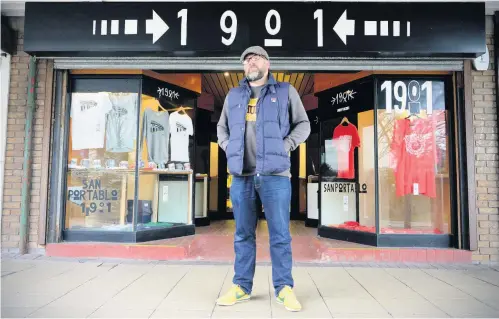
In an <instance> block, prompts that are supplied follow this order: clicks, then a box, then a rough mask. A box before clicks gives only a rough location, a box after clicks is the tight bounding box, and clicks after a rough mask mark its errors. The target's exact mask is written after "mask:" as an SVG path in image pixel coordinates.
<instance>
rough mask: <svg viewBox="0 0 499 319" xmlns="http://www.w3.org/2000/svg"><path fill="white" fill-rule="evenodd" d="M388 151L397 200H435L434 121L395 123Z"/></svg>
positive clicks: (405, 120) (430, 119)
mask: <svg viewBox="0 0 499 319" xmlns="http://www.w3.org/2000/svg"><path fill="white" fill-rule="evenodd" d="M391 151H392V153H391V155H392V157H391V160H392V167H393V168H394V169H395V181H396V182H395V185H396V194H397V196H404V195H407V194H414V193H416V194H417V193H419V194H421V195H426V196H428V197H436V187H435V163H436V145H435V123H434V121H433V119H432V118H431V117H429V118H426V119H425V118H422V119H415V120H414V121H410V120H409V119H400V120H396V121H395V127H394V130H393V141H392V145H391ZM416 185H417V186H416ZM415 187H418V189H417V190H416V189H415Z"/></svg>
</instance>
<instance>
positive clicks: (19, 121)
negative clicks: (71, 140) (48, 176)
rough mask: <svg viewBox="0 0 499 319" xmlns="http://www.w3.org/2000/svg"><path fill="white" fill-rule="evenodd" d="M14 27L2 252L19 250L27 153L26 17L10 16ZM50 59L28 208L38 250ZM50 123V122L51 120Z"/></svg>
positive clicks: (39, 103)
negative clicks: (16, 36)
mask: <svg viewBox="0 0 499 319" xmlns="http://www.w3.org/2000/svg"><path fill="white" fill-rule="evenodd" d="M10 22H11V25H12V27H13V28H14V29H15V30H16V31H18V50H17V54H16V55H14V56H12V60H11V71H10V72H11V73H10V74H11V79H10V89H9V90H10V91H9V104H8V118H7V145H6V154H5V155H6V157H5V181H4V195H3V201H4V203H3V210H2V251H3V252H17V251H18V250H19V240H20V236H19V228H20V215H21V179H22V169H23V156H24V141H25V139H24V129H25V124H26V111H27V96H28V94H27V90H28V64H29V56H28V55H27V54H26V53H24V52H23V24H24V22H23V19H22V18H12V19H10ZM48 72H51V70H47V61H45V60H39V61H38V67H37V78H36V112H35V119H34V122H33V146H32V176H31V189H30V195H31V196H30V209H29V248H30V251H37V250H39V249H40V248H42V247H41V246H40V245H38V244H37V241H38V223H39V218H40V188H41V187H42V186H41V185H40V184H41V181H40V179H41V172H42V167H41V166H42V160H41V158H42V143H43V140H44V139H47V138H50V136H43V127H44V123H43V121H44V120H43V118H44V114H45V113H44V112H45V111H46V110H47V111H50V105H49V106H48V109H47V108H46V106H45V97H46V96H45V90H46V88H47V86H48V85H47V83H46V78H47V74H48ZM47 125H50V123H48V124H47ZM43 213H45V212H43Z"/></svg>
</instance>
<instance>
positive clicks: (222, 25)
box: [220, 10, 237, 45]
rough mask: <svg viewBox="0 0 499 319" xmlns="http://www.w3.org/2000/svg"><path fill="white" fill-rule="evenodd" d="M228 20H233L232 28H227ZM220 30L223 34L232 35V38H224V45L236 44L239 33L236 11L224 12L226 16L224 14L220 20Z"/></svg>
mask: <svg viewBox="0 0 499 319" xmlns="http://www.w3.org/2000/svg"><path fill="white" fill-rule="evenodd" d="M227 18H230V19H231V20H232V23H231V24H230V27H227V25H226V23H227ZM220 28H221V29H222V31H223V32H225V33H230V38H228V39H226V38H224V37H222V43H223V44H225V45H231V44H232V43H233V42H234V39H235V38H236V33H237V17H236V14H235V13H234V11H231V10H227V11H225V12H224V14H222V17H221V18H220Z"/></svg>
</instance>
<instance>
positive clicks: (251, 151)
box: [217, 46, 310, 311]
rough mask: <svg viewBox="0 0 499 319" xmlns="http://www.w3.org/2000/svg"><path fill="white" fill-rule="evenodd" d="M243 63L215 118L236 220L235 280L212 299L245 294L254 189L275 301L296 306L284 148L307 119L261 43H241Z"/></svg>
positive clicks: (301, 134)
mask: <svg viewBox="0 0 499 319" xmlns="http://www.w3.org/2000/svg"><path fill="white" fill-rule="evenodd" d="M241 62H242V63H243V66H244V74H245V78H244V79H243V80H242V81H241V82H240V83H239V84H240V86H239V87H236V88H233V89H231V90H230V91H229V93H228V94H227V97H226V98H225V103H224V105H223V110H222V115H221V116H220V120H219V122H218V125H217V135H218V144H219V145H220V147H221V148H222V149H223V150H224V151H225V154H226V156H227V165H228V168H229V172H230V174H232V176H233V179H232V184H231V188H230V197H231V201H232V205H233V211H234V219H235V221H236V231H235V234H234V250H235V254H236V258H235V265H234V272H235V276H234V278H233V285H232V287H231V289H230V290H229V291H228V292H227V293H226V294H225V295H223V296H221V297H220V298H219V299H218V300H217V304H218V305H221V306H230V305H234V304H236V303H237V302H240V301H244V300H249V299H250V296H251V290H252V288H253V277H254V274H255V263H256V241H255V239H256V234H255V231H256V226H257V222H258V216H257V209H256V199H257V196H259V197H260V199H261V202H262V204H263V208H264V211H265V218H266V219H267V224H268V228H269V236H270V256H271V261H272V280H273V284H274V289H275V295H276V299H277V302H279V303H282V304H284V306H285V307H286V309H288V310H290V311H300V310H301V304H300V302H299V301H298V300H297V299H296V296H295V294H294V292H293V288H294V281H293V277H292V274H291V269H292V262H293V261H292V253H291V235H290V231H289V203H290V201H291V182H290V166H291V165H290V157H289V152H290V151H293V150H295V149H296V148H297V147H298V146H299V145H300V144H301V143H303V142H304V141H305V140H306V139H307V138H308V136H309V134H310V122H309V120H308V117H307V114H306V112H305V108H304V107H303V103H302V102H301V99H300V96H299V94H298V92H297V91H296V89H295V88H294V87H293V86H292V85H290V84H289V83H285V82H277V81H276V80H275V79H274V77H273V76H272V74H271V73H270V72H269V68H270V61H269V55H268V54H267V52H266V51H265V50H264V49H263V48H262V47H259V46H253V47H249V48H248V49H246V50H245V51H244V52H243V54H242V55H241Z"/></svg>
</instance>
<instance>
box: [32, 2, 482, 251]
mask: <svg viewBox="0 0 499 319" xmlns="http://www.w3.org/2000/svg"><path fill="white" fill-rule="evenodd" d="M484 14H485V6H484V3H383V2H380V3H348V2H345V3H342V2H328V3H271V2H265V3H252V2H244V3H238V4H236V3H218V2H213V3H210V2H200V3H147V2H144V3H125V4H117V3H65V4H63V3H43V4H42V3H28V4H27V5H26V20H25V40H24V47H25V51H26V52H28V53H29V54H32V55H35V56H37V57H38V58H41V59H53V60H54V66H55V68H56V73H55V77H54V78H55V80H54V88H55V90H54V92H55V94H54V101H53V103H54V121H55V122H54V126H53V127H54V128H53V133H52V135H53V142H52V151H51V154H52V155H51V157H52V161H51V163H52V166H51V173H50V181H51V187H50V205H51V208H50V209H49V214H50V215H49V216H48V220H49V223H48V228H49V231H48V234H49V237H48V238H47V242H49V243H57V242H61V241H107V242H145V241H151V240H157V239H165V238H172V237H182V236H187V235H193V234H195V233H196V225H197V226H200V225H206V224H209V223H210V216H211V215H213V216H217V214H218V215H224V214H230V210H231V203H230V176H228V174H227V170H226V162H225V160H224V156H225V154H224V153H223V151H222V150H221V149H219V148H218V146H217V145H216V122H217V121H218V116H219V112H220V109H221V106H222V104H223V100H224V98H225V95H226V93H227V92H228V90H229V89H230V88H231V87H235V86H237V85H238V82H239V81H240V80H241V79H242V78H243V74H242V73H241V70H242V66H241V65H240V61H239V60H238V59H239V54H240V53H241V52H242V51H243V50H244V49H245V48H246V47H248V46H250V45H262V46H263V47H265V48H266V49H267V50H268V52H269V54H270V56H271V58H272V61H271V72H273V73H274V74H275V75H276V77H277V78H278V79H279V80H281V81H288V82H290V83H292V84H293V85H295V87H297V88H298V91H299V92H300V95H301V96H302V99H303V101H304V105H305V107H306V109H307V113H308V115H309V119H310V122H311V126H312V133H311V135H310V137H309V139H308V140H307V141H306V143H304V144H303V145H302V146H300V147H299V148H298V149H297V150H296V151H294V152H293V153H292V154H290V156H291V160H292V177H291V178H292V185H293V194H294V195H293V200H292V202H291V203H290V213H291V214H292V216H295V219H302V220H306V221H305V222H306V223H307V225H308V226H312V227H317V231H318V234H319V235H320V236H322V237H327V238H333V239H339V240H345V241H353V242H357V243H362V244H367V245H372V246H385V247H386V246H397V247H415V246H419V247H456V248H458V247H459V248H467V247H469V241H470V239H469V235H467V234H469V226H468V222H466V221H467V220H468V219H469V218H470V216H469V214H470V213H471V212H469V211H468V208H467V198H468V192H467V186H466V185H468V180H467V174H466V166H464V165H459V163H465V160H463V159H465V158H466V147H467V145H466V143H463V141H465V139H466V135H465V134H466V132H465V130H464V127H463V126H462V125H459V123H460V122H464V120H465V119H464V112H463V109H464V107H465V99H464V95H463V91H464V85H463V81H462V77H463V65H464V61H465V60H467V59H474V58H476V57H477V56H480V55H482V54H483V53H485V47H486V44H485V21H484ZM296 21H300V23H299V24H298V23H296ZM60 30H64V32H61V31H60ZM473 183H474V182H473ZM261 209H262V210H264V209H265V208H264V207H261ZM305 222H304V223H305Z"/></svg>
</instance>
